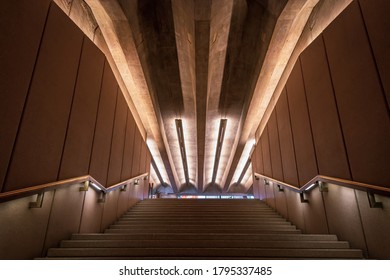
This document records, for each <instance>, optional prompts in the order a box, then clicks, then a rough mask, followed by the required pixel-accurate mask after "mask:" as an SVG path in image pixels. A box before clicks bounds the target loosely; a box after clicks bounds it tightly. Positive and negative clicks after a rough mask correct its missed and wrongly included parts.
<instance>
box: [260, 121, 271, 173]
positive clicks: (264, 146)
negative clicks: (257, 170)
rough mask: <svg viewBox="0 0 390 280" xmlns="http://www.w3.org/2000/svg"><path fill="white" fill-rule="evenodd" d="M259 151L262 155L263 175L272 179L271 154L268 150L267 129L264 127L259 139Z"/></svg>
mask: <svg viewBox="0 0 390 280" xmlns="http://www.w3.org/2000/svg"><path fill="white" fill-rule="evenodd" d="M260 142H261V151H262V153H263V164H264V175H266V176H268V177H272V165H271V154H270V149H269V137H268V127H266V128H265V129H264V131H263V133H262V134H261V137H260Z"/></svg>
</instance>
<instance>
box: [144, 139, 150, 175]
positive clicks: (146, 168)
mask: <svg viewBox="0 0 390 280" xmlns="http://www.w3.org/2000/svg"><path fill="white" fill-rule="evenodd" d="M145 147H146V160H145V173H148V174H149V173H150V165H151V163H152V155H151V154H150V151H149V148H148V145H147V144H146V143H145Z"/></svg>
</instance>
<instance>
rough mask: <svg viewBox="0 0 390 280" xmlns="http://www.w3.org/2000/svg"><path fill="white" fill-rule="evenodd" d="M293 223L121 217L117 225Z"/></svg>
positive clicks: (280, 222) (281, 222)
mask: <svg viewBox="0 0 390 280" xmlns="http://www.w3.org/2000/svg"><path fill="white" fill-rule="evenodd" d="M148 224H149V225H197V224H198V225H205V226H207V225H223V226H226V225H291V223H290V222H287V221H283V220H280V221H279V220H277V221H272V220H263V221H249V220H246V221H245V220H244V221H229V220H228V221H218V220H208V221H199V220H192V219H191V220H188V219H173V220H156V219H153V220H146V221H145V220H127V219H121V220H119V221H117V222H116V223H115V225H148Z"/></svg>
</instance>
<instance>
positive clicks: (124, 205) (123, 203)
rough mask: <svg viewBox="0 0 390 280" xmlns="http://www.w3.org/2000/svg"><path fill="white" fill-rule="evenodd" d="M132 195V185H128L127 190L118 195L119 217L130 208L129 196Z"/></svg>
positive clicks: (117, 214)
mask: <svg viewBox="0 0 390 280" xmlns="http://www.w3.org/2000/svg"><path fill="white" fill-rule="evenodd" d="M130 195H131V185H128V186H127V188H126V190H125V191H122V192H120V194H119V197H118V205H117V213H116V216H117V218H118V219H119V217H120V216H122V215H123V214H124V213H125V212H126V211H127V210H128V208H129V206H128V202H129V196H130Z"/></svg>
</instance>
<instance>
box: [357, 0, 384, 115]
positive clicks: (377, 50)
mask: <svg viewBox="0 0 390 280" xmlns="http://www.w3.org/2000/svg"><path fill="white" fill-rule="evenodd" d="M359 3H360V7H361V10H362V13H363V18H364V22H365V25H366V29H367V31H368V37H369V39H370V42H371V47H372V50H373V52H374V57H375V61H376V64H377V67H378V70H379V75H380V77H381V79H382V85H383V88H384V91H385V95H386V98H387V106H388V107H390V78H389V77H390V63H389V61H390V52H389V48H390V36H389V34H388V33H389V32H388V31H389V30H390V17H389V13H390V1H388V0H375V1H372V0H359Z"/></svg>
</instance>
